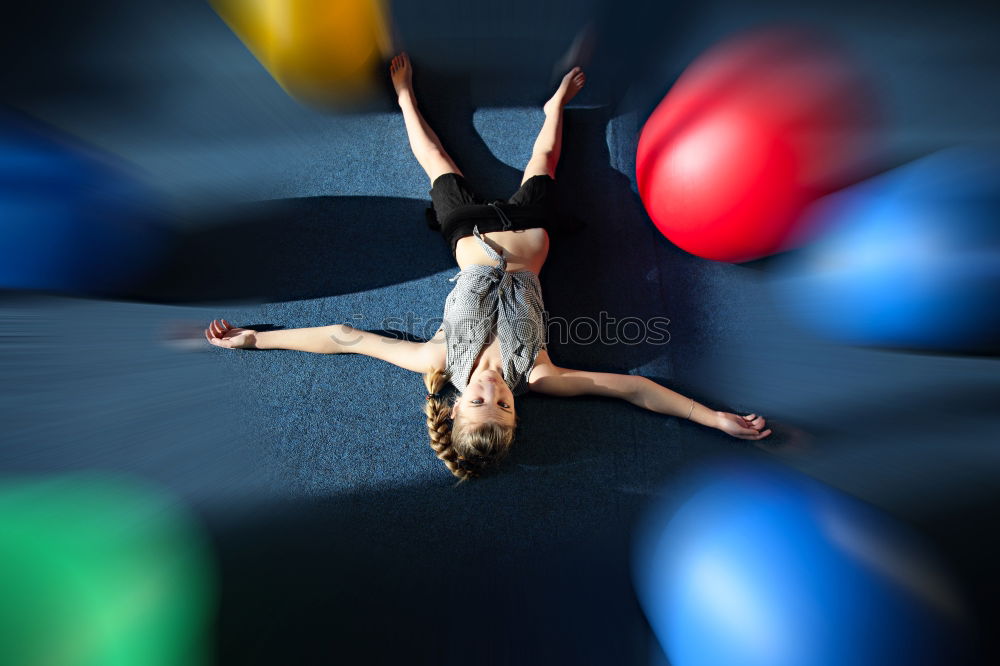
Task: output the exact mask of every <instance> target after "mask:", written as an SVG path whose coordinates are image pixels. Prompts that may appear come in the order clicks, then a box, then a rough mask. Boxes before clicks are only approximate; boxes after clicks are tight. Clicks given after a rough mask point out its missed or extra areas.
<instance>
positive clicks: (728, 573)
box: [633, 465, 967, 666]
mask: <svg viewBox="0 0 1000 666" xmlns="http://www.w3.org/2000/svg"><path fill="white" fill-rule="evenodd" d="M686 497H687V499H686V500H685V501H683V503H682V504H680V506H679V508H678V506H677V505H676V504H671V503H664V504H661V505H659V506H656V507H654V508H653V509H651V510H650V511H649V512H648V514H647V515H646V516H645V519H644V521H643V523H642V524H641V525H640V528H639V530H638V532H637V537H636V542H635V550H634V559H633V571H634V582H635V587H636V590H637V593H638V596H639V600H640V602H641V604H642V607H643V609H644V611H645V613H646V616H647V618H648V619H649V622H650V625H651V626H652V628H653V631H654V632H655V633H656V635H657V637H658V639H659V640H660V643H661V645H662V646H663V648H664V652H665V653H666V655H667V656H668V657H669V659H670V663H671V664H673V666H730V665H732V666H843V665H844V664H851V666H867V665H871V666H883V665H884V664H909V665H919V664H942V663H965V662H961V661H953V660H952V659H955V658H959V657H961V655H960V654H959V653H960V651H961V650H962V649H964V647H963V642H962V640H961V638H960V636H961V635H962V631H963V627H964V626H965V625H964V622H965V617H966V614H967V611H966V610H965V606H964V604H963V602H962V600H961V595H960V594H959V593H958V591H957V588H956V587H955V586H954V585H953V584H952V583H951V579H950V578H949V577H948V575H947V572H946V571H945V569H943V568H942V567H941V566H940V565H939V564H938V563H937V561H936V559H935V558H934V556H933V555H932V554H931V553H930V552H929V551H928V550H927V549H926V548H925V547H924V546H923V545H922V544H921V542H920V540H919V539H918V538H916V537H915V536H914V535H912V534H910V533H908V532H907V530H905V529H904V528H903V527H902V526H901V525H900V524H898V523H896V522H894V521H893V520H891V519H890V518H889V517H888V516H885V515H883V514H881V513H879V512H878V511H876V510H875V509H873V508H871V507H869V506H868V505H865V504H862V503H861V502H859V501H857V500H854V499H852V498H850V497H848V496H845V495H843V494H841V493H839V492H837V491H835V490H833V489H832V488H829V487H827V486H824V485H822V484H820V483H818V482H815V481H813V480H811V479H808V478H807V477H804V476H802V475H799V474H797V473H794V472H791V471H788V470H784V469H780V468H775V467H771V466H769V465H745V466H741V467H717V468H714V469H711V470H709V471H708V472H704V473H703V474H702V475H701V476H699V477H698V478H696V479H695V480H694V481H692V482H691V483H690V484H689V487H688V492H687V493H686Z"/></svg>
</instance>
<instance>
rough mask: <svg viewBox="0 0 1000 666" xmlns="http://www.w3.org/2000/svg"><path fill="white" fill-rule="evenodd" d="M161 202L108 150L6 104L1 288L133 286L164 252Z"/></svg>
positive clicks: (93, 291)
mask: <svg viewBox="0 0 1000 666" xmlns="http://www.w3.org/2000/svg"><path fill="white" fill-rule="evenodd" d="M158 206H159V203H158V201H157V197H156V196H155V195H154V194H153V193H152V192H151V191H150V189H149V188H148V187H147V186H146V185H145V184H144V183H142V182H141V181H140V180H139V179H138V178H136V177H134V176H133V175H132V174H130V173H129V172H128V170H127V169H126V168H125V166H124V165H122V164H120V163H118V162H117V161H116V160H114V159H113V158H111V157H110V156H107V155H103V154H100V153H97V152H96V151H90V150H85V149H84V148H82V147H79V146H77V145H75V144H74V143H73V142H72V141H71V140H70V139H68V138H66V137H62V136H60V135H59V134H58V133H56V132H55V131H53V130H49V129H47V128H44V127H41V126H40V125H38V124H36V123H34V122H33V121H30V120H28V119H26V118H23V117H21V116H18V115H15V114H13V113H10V112H0V288H6V289H24V290H39V291H55V292H60V293H69V294H75V295H93V296H114V295H119V294H127V293H128V292H130V291H131V289H132V287H133V286H134V285H135V284H136V283H137V282H139V281H141V280H142V279H144V278H145V277H146V276H147V275H149V274H150V273H151V271H152V270H153V269H154V268H156V267H157V266H158V264H159V262H160V261H161V260H162V259H163V258H164V256H165V254H166V250H167V247H168V238H169V237H168V235H167V233H166V227H165V226H164V225H163V220H162V219H161V218H162V213H161V211H160V210H159V208H158Z"/></svg>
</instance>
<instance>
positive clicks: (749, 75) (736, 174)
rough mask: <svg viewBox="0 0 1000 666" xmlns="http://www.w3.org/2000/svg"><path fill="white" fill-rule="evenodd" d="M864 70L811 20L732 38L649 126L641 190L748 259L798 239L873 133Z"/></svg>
mask: <svg viewBox="0 0 1000 666" xmlns="http://www.w3.org/2000/svg"><path fill="white" fill-rule="evenodd" d="M866 98H867V97H866V95H864V94H863V93H862V86H861V84H860V82H859V79H858V78H857V77H856V76H854V75H853V74H852V72H851V71H850V69H849V68H848V67H847V65H846V64H845V62H844V61H843V59H842V58H841V57H840V56H839V55H838V54H837V53H836V52H835V51H834V50H833V49H832V48H830V47H826V46H819V45H818V43H817V42H816V40H815V38H814V37H812V36H810V35H807V34H805V33H800V32H789V31H780V32H779V31H767V32H762V33H755V34H752V35H749V36H745V37H741V38H739V39H736V40H732V41H729V42H726V43H723V44H721V45H719V46H717V47H715V48H714V49H712V50H711V51H709V52H708V53H706V54H705V55H703V56H701V57H700V58H699V59H698V60H697V61H695V62H694V63H693V64H692V65H691V66H690V67H689V68H688V70H687V71H686V72H685V73H684V74H683V75H682V76H681V78H680V79H679V80H678V81H677V84H676V85H675V86H674V87H673V88H672V89H671V90H670V92H669V93H668V94H667V96H666V97H665V98H664V99H663V101H662V102H661V103H660V105H659V106H658V107H657V108H656V110H655V111H654V112H653V114H652V115H651V116H650V118H649V120H648V121H647V122H646V125H645V126H644V127H643V130H642V134H641V136H640V138H639V147H638V155H637V159H636V178H637V181H638V186H639V196H640V197H641V198H642V201H643V203H644V204H645V207H646V211H647V212H648V213H649V216H650V217H651V218H652V220H653V222H654V223H655V224H656V226H657V228H659V230H660V231H661V232H662V233H663V235H664V236H666V237H667V238H668V239H669V240H670V241H671V242H673V243H674V244H675V245H677V246H678V247H680V248H681V249H684V250H686V251H688V252H690V253H691V254H695V255H697V256H700V257H704V258H706V259H716V260H720V261H748V260H750V259H756V258H759V257H763V256H766V255H769V254H773V253H775V252H778V251H781V250H783V249H787V247H788V246H789V244H790V241H791V240H792V239H793V238H798V236H799V234H796V233H794V232H795V226H796V222H797V221H798V220H799V218H800V217H801V214H802V211H803V210H804V209H805V207H806V206H807V205H809V204H810V203H811V202H812V201H813V200H815V199H816V198H817V197H819V196H822V195H824V194H827V193H829V192H830V191H832V190H833V189H836V188H837V187H838V186H839V185H841V184H843V183H844V182H846V181H847V180H849V178H850V175H849V174H850V173H852V172H853V171H854V166H855V165H857V164H859V163H860V161H861V160H862V157H863V154H864V153H865V152H866V150H867V146H868V145H869V143H868V142H867V141H866V137H865V135H866V134H867V132H866V130H867V128H868V121H869V119H870V114H869V113H868V104H867V103H866V102H865V100H866Z"/></svg>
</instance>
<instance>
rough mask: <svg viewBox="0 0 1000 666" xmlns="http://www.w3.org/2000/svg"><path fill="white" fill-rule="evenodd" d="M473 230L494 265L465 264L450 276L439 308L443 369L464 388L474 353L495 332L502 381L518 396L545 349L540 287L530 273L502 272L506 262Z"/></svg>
mask: <svg viewBox="0 0 1000 666" xmlns="http://www.w3.org/2000/svg"><path fill="white" fill-rule="evenodd" d="M473 234H474V235H475V237H476V239H477V240H478V241H479V244H480V245H481V246H482V247H483V250H485V252H486V254H487V256H489V257H490V258H491V259H494V260H496V262H497V265H496V266H481V265H471V266H467V267H466V268H465V269H463V270H462V271H461V272H460V273H459V274H458V275H456V276H455V277H453V278H451V280H450V281H451V282H455V283H456V284H455V287H454V289H452V290H451V293H450V294H448V300H447V301H445V306H444V331H445V344H446V345H447V355H446V360H445V365H446V366H447V368H446V371H447V372H448V373H450V375H451V383H452V384H453V385H454V386H455V388H457V389H458V390H459V391H462V392H464V391H465V389H466V387H467V386H468V383H469V375H471V374H472V366H473V364H474V363H475V361H476V357H477V356H479V352H480V351H481V350H482V349H483V347H484V346H485V345H486V344H487V343H488V342H489V340H490V334H491V333H494V332H495V333H496V335H497V337H498V338H499V339H500V359H501V362H502V364H503V377H504V380H505V381H506V382H507V386H509V387H510V390H511V391H512V392H513V393H514V395H520V394H522V393H525V392H526V391H527V390H528V375H529V374H530V373H531V368H532V367H533V366H534V364H535V357H536V356H538V352H539V351H540V350H542V349H545V306H544V304H543V302H542V286H541V284H539V282H538V276H537V275H535V274H534V273H532V272H531V271H515V272H507V260H506V259H505V258H504V257H502V256H500V255H498V254H497V253H496V252H495V251H494V250H493V248H491V247H490V246H489V245H488V244H487V243H486V242H485V241H484V240H483V237H482V236H481V235H480V234H479V227H475V228H474V229H473Z"/></svg>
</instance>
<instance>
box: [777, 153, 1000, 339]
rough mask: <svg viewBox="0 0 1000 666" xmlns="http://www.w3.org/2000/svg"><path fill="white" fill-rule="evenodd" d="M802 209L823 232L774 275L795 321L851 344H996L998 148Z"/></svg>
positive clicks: (922, 165) (932, 162)
mask: <svg viewBox="0 0 1000 666" xmlns="http://www.w3.org/2000/svg"><path fill="white" fill-rule="evenodd" d="M808 217H809V220H808V225H809V226H810V227H813V228H814V229H817V230H820V231H822V232H823V233H822V234H821V235H820V236H819V238H818V240H816V241H815V242H814V243H813V244H812V245H810V246H808V247H806V248H804V249H803V250H802V251H801V252H800V253H798V256H793V257H789V259H788V261H787V262H786V263H785V266H784V267H783V268H781V270H779V271H778V272H777V274H776V276H775V277H774V279H773V280H772V287H773V292H774V295H775V298H776V300H777V301H778V302H779V303H780V304H781V305H782V306H784V308H785V309H786V310H787V311H788V312H789V313H790V314H791V316H792V317H793V318H794V319H795V320H796V321H799V322H801V323H802V324H803V325H804V326H805V327H807V328H810V329H812V330H814V331H816V332H818V333H819V334H821V335H823V336H824V337H827V338H830V339H832V340H836V341H840V342H845V343H848V344H858V345H869V346H881V347H897V348H910V349H926V350H936V351H968V352H983V351H993V352H995V351H996V350H997V349H1000V224H998V223H997V221H998V220H1000V153H998V152H990V151H986V150H982V149H975V148H961V149H952V150H948V151H943V152H940V153H936V154H934V155H931V156H929V157H926V158H924V159H921V160H918V161H916V162H913V163H912V164H909V165H906V166H903V167H900V168H898V169H896V170H894V171H891V172H889V173H886V174H883V175H881V176H879V177H877V178H874V179H872V180H869V181H867V182H865V183H862V184H860V185H857V186H854V187H852V188H850V189H847V190H845V191H843V192H840V193H837V194H836V195H832V196H830V197H827V198H826V199H824V200H823V201H821V202H818V203H817V205H816V206H814V208H813V209H812V210H811V211H810V214H809V216H808Z"/></svg>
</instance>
